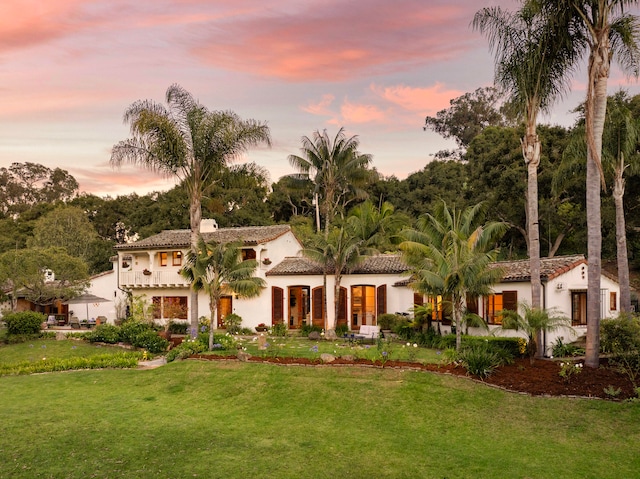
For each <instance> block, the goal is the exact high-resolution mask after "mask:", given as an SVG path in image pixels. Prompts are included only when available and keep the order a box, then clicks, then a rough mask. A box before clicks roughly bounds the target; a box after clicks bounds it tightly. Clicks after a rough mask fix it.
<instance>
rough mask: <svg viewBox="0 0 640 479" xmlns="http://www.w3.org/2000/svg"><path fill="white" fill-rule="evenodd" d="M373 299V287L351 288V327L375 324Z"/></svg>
mask: <svg viewBox="0 0 640 479" xmlns="http://www.w3.org/2000/svg"><path fill="white" fill-rule="evenodd" d="M375 299H376V287H375V286H351V317H352V326H362V325H363V324H366V325H373V324H376V323H375V318H376V302H375Z"/></svg>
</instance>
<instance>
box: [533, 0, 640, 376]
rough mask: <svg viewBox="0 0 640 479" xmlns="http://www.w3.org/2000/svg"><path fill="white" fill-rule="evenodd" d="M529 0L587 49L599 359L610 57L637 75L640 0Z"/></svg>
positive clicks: (590, 220) (593, 315)
mask: <svg viewBox="0 0 640 479" xmlns="http://www.w3.org/2000/svg"><path fill="white" fill-rule="evenodd" d="M526 3H527V5H528V6H530V7H532V8H536V9H537V11H538V12H539V13H540V14H541V15H543V16H544V18H546V19H547V20H548V21H549V22H550V24H551V25H553V26H554V33H555V35H557V37H558V38H563V37H565V36H567V35H569V36H571V38H572V41H573V42H574V43H575V44H576V45H577V47H578V48H580V49H583V50H587V51H588V57H589V59H588V66H587V96H586V101H585V132H586V143H587V178H586V196H587V198H586V206H587V262H588V264H587V266H588V279H587V343H586V354H585V365H586V366H588V367H594V368H595V367H598V365H599V364H600V357H599V352H600V275H601V272H602V264H601V261H602V260H601V256H602V218H601V213H600V209H601V208H600V206H601V200H600V188H601V186H602V187H603V188H604V187H605V183H604V172H603V168H602V162H601V158H602V135H603V131H604V122H605V115H606V109H607V82H608V79H609V72H610V66H611V59H612V57H615V58H616V60H617V61H618V63H619V64H620V65H621V67H622V68H623V69H624V70H625V71H627V72H630V73H633V74H634V75H635V76H637V75H638V73H639V66H640V64H639V59H640V50H639V48H638V45H639V40H640V28H639V25H638V19H637V17H636V16H634V15H630V14H629V13H627V12H626V9H627V7H630V6H632V5H637V4H638V1H637V0H527V2H526Z"/></svg>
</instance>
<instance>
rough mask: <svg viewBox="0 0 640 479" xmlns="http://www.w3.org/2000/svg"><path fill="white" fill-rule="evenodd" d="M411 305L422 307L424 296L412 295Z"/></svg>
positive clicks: (420, 294) (419, 294)
mask: <svg viewBox="0 0 640 479" xmlns="http://www.w3.org/2000/svg"><path fill="white" fill-rule="evenodd" d="M413 304H415V305H416V306H422V305H423V304H424V296H423V294H422V293H413Z"/></svg>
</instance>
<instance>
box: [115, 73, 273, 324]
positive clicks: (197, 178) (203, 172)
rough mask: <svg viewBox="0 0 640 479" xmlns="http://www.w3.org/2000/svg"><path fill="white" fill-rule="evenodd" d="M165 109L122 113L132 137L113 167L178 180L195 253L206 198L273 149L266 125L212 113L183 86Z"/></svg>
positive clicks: (141, 105)
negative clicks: (249, 159) (247, 157)
mask: <svg viewBox="0 0 640 479" xmlns="http://www.w3.org/2000/svg"><path fill="white" fill-rule="evenodd" d="M166 101H167V106H164V105H163V104H161V103H157V102H154V101H152V100H140V101H136V102H134V103H133V104H131V105H130V106H129V108H127V110H126V111H125V113H124V121H125V123H128V124H129V125H130V130H131V138H129V139H127V140H124V141H121V142H120V143H118V144H116V145H115V146H114V147H113V149H112V151H111V164H112V165H114V166H120V165H122V164H123V163H132V164H136V165H140V166H142V167H144V168H147V169H149V170H152V171H155V172H158V173H160V174H162V175H165V176H168V177H176V178H177V179H178V180H179V181H181V182H182V183H183V185H184V186H185V188H186V190H187V193H188V195H189V223H190V229H191V235H190V241H191V251H192V252H193V253H195V252H196V251H197V249H196V248H197V243H198V237H199V234H200V221H201V219H202V206H201V202H202V198H203V196H204V195H205V193H206V191H207V189H209V188H210V187H211V185H212V184H213V183H214V182H215V181H216V180H217V179H218V178H219V177H220V175H221V172H222V171H223V170H224V169H225V168H226V167H227V165H228V164H229V163H230V162H231V161H232V160H233V159H236V158H238V157H239V156H240V155H241V154H243V153H244V152H246V151H247V150H248V149H249V147H252V146H256V145H259V144H262V143H266V144H270V142H271V139H270V134H269V128H268V127H267V125H265V124H262V123H259V122H257V121H255V120H242V119H241V118H240V117H239V116H238V115H237V114H235V113H233V112H231V111H210V110H209V109H207V108H206V107H205V106H203V105H201V104H200V103H198V101H197V100H196V99H194V98H193V96H192V95H191V94H190V93H189V92H188V91H186V90H185V89H184V88H182V87H181V86H179V85H177V84H174V85H171V86H170V87H169V88H168V89H167V93H166ZM190 318H191V335H192V336H195V335H196V334H197V328H198V295H197V294H196V293H195V292H192V294H191V312H190Z"/></svg>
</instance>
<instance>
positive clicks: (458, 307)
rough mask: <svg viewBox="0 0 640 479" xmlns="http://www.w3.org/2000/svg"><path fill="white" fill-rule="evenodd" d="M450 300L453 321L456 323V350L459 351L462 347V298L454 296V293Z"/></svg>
mask: <svg viewBox="0 0 640 479" xmlns="http://www.w3.org/2000/svg"><path fill="white" fill-rule="evenodd" d="M451 300H452V303H453V304H452V306H453V307H452V308H451V309H452V312H453V322H454V323H455V325H456V351H460V349H461V348H462V299H461V298H456V297H455V295H454V296H453V297H452V298H451Z"/></svg>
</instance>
